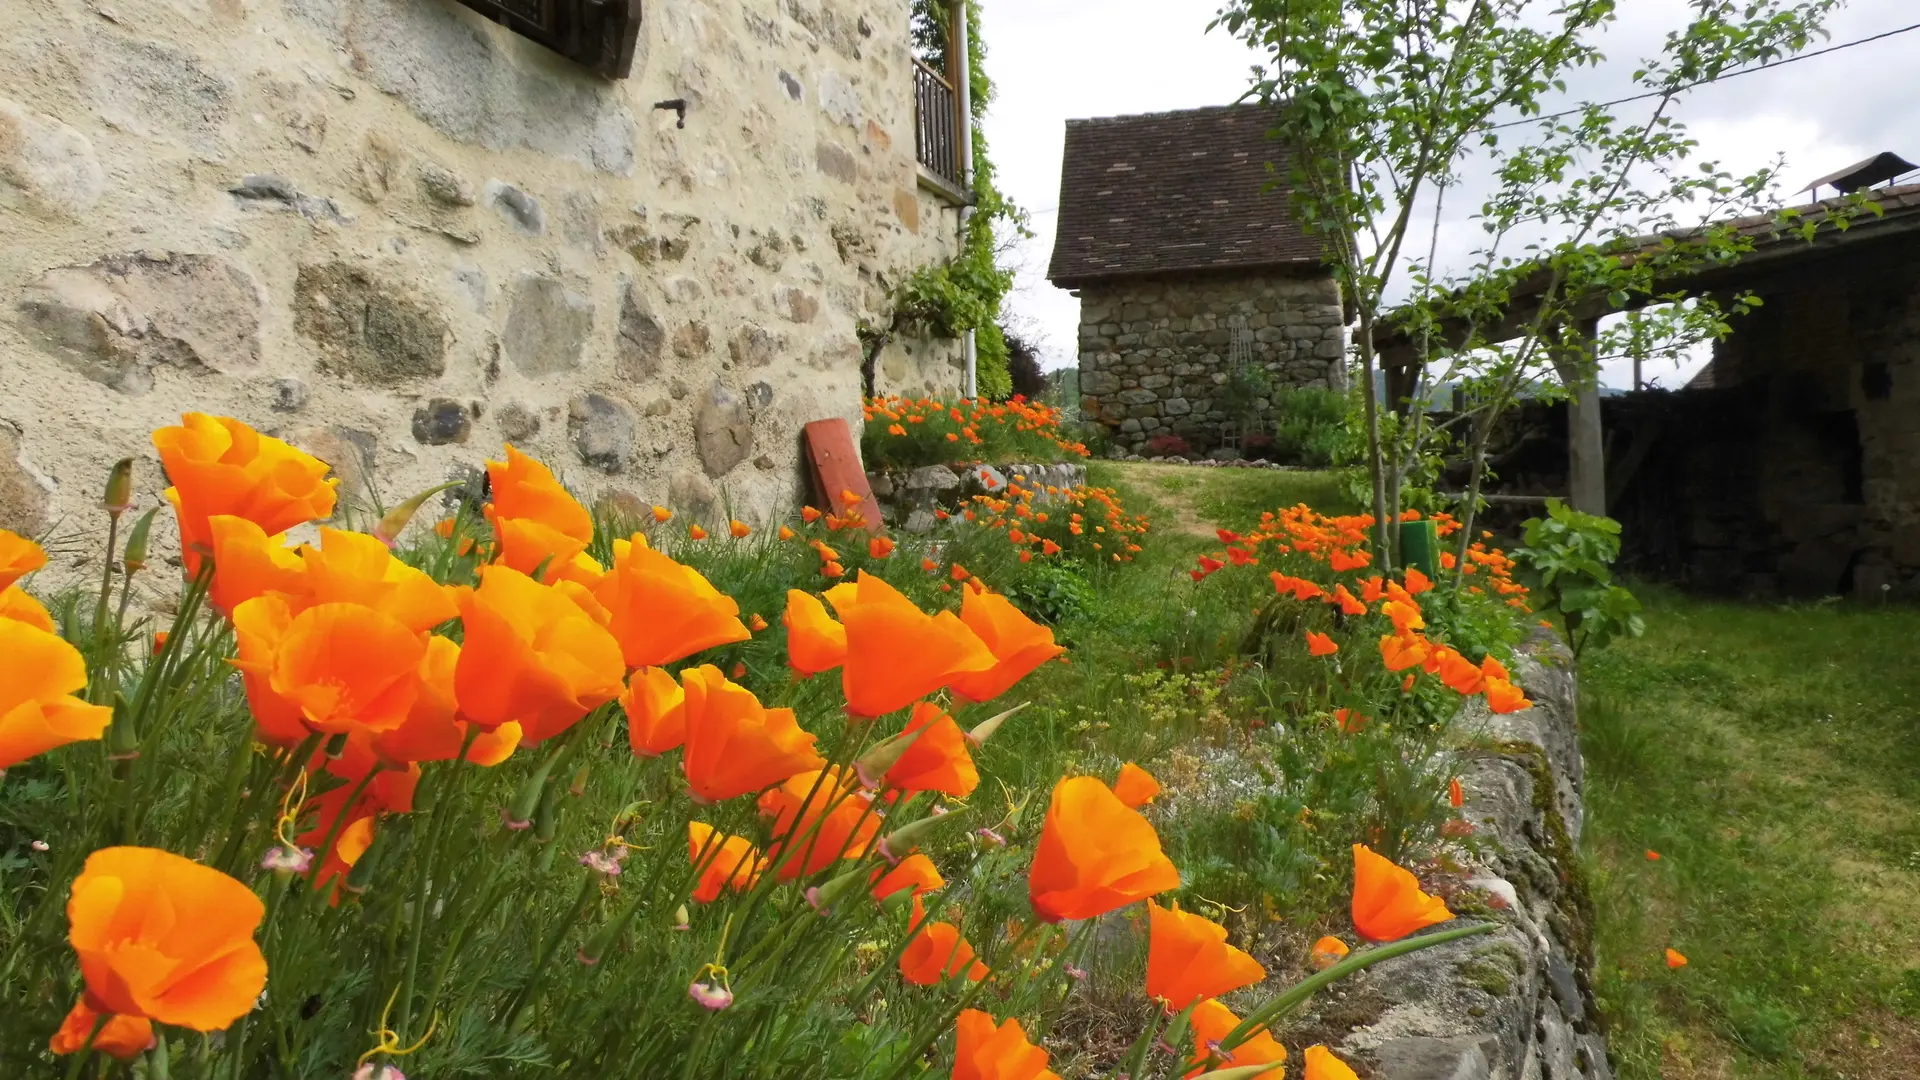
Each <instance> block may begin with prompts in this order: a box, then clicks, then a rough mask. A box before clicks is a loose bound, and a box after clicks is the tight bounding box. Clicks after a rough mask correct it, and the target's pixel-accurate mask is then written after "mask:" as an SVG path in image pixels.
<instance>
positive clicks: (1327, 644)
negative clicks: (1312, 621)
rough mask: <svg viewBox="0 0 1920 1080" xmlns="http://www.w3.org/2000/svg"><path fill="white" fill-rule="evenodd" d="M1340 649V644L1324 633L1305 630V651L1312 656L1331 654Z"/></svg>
mask: <svg viewBox="0 0 1920 1080" xmlns="http://www.w3.org/2000/svg"><path fill="white" fill-rule="evenodd" d="M1339 651H1340V646H1339V645H1337V644H1335V643H1334V640H1333V639H1332V638H1330V637H1328V636H1327V635H1325V634H1322V633H1318V632H1317V631H1313V630H1309V631H1307V652H1308V654H1309V655H1312V656H1332V655H1333V654H1334V653H1337V652H1339Z"/></svg>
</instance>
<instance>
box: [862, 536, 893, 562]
mask: <svg viewBox="0 0 1920 1080" xmlns="http://www.w3.org/2000/svg"><path fill="white" fill-rule="evenodd" d="M892 554H893V540H892V539H891V538H889V537H885V536H876V537H874V538H873V539H871V540H869V541H867V555H868V556H869V557H871V558H875V559H884V558H887V557H888V556H890V555H892Z"/></svg>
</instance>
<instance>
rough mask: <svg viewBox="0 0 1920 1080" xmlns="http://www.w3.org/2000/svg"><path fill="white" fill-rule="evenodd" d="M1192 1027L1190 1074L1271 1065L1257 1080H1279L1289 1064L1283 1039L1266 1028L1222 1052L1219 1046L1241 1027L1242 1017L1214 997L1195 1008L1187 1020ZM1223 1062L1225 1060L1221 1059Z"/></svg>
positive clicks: (1188, 1073) (1259, 1074) (1196, 1074)
mask: <svg viewBox="0 0 1920 1080" xmlns="http://www.w3.org/2000/svg"><path fill="white" fill-rule="evenodd" d="M1188 1022H1189V1023H1191V1024H1192V1025H1193V1060H1192V1061H1190V1062H1188V1066H1189V1067H1188V1070H1187V1075H1188V1076H1190V1077H1192V1076H1199V1075H1200V1074H1201V1073H1203V1072H1207V1071H1209V1066H1208V1062H1209V1061H1212V1062H1213V1064H1212V1066H1211V1069H1240V1068H1250V1067H1252V1066H1254V1065H1272V1066H1273V1068H1272V1069H1270V1070H1268V1071H1266V1072H1263V1073H1255V1074H1254V1076H1255V1077H1256V1078H1257V1080H1280V1077H1281V1075H1283V1068H1284V1066H1285V1065H1286V1061H1287V1048H1286V1047H1284V1046H1282V1045H1280V1040H1278V1039H1276V1038H1274V1037H1273V1034H1272V1033H1271V1032H1269V1031H1267V1030H1266V1029H1265V1028H1262V1029H1260V1031H1259V1032H1258V1033H1257V1034H1254V1035H1252V1036H1250V1037H1249V1038H1248V1039H1247V1040H1246V1041H1245V1042H1243V1043H1241V1044H1240V1045H1239V1046H1236V1047H1234V1048H1233V1049H1232V1050H1231V1051H1223V1050H1221V1049H1220V1048H1219V1047H1220V1044H1221V1043H1223V1042H1225V1041H1226V1039H1227V1036H1229V1035H1231V1034H1233V1029H1234V1028H1237V1027H1239V1026H1240V1018H1239V1017H1238V1016H1236V1015H1234V1012H1233V1010H1232V1009H1229V1008H1227V1007H1226V1006H1225V1005H1222V1004H1220V1003H1219V1002H1218V1001H1215V1000H1213V999H1211V998H1208V999H1207V1000H1205V1001H1202V1002H1200V1003H1199V1004H1197V1005H1195V1006H1194V1007H1193V1015H1192V1016H1190V1017H1188ZM1222 1059H1224V1060H1222Z"/></svg>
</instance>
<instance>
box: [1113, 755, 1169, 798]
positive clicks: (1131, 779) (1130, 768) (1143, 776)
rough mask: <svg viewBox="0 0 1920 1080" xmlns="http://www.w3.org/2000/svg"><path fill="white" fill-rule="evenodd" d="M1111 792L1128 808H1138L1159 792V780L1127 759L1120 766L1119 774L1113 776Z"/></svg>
mask: <svg viewBox="0 0 1920 1080" xmlns="http://www.w3.org/2000/svg"><path fill="white" fill-rule="evenodd" d="M1113 793H1114V795H1115V796H1116V797H1118V798H1119V800H1120V801H1121V802H1122V803H1125V804H1126V805H1127V807H1128V808H1130V809H1133V810H1138V809H1140V808H1141V807H1143V806H1145V805H1147V804H1148V803H1150V802H1152V801H1153V800H1154V797H1155V796H1157V795H1159V794H1160V781H1158V780H1155V779H1154V778H1153V774H1152V773H1150V772H1148V771H1147V770H1145V769H1143V768H1141V767H1140V766H1138V765H1135V764H1134V763H1133V762H1131V761H1129V762H1127V763H1126V764H1124V765H1122V766H1120V775H1119V776H1116V777H1114V780H1113Z"/></svg>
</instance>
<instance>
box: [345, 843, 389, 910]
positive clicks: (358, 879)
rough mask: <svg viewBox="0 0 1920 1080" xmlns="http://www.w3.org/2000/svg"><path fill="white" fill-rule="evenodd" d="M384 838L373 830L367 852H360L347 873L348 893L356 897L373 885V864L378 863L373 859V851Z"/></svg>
mask: <svg viewBox="0 0 1920 1080" xmlns="http://www.w3.org/2000/svg"><path fill="white" fill-rule="evenodd" d="M385 837H386V833H384V832H381V831H380V830H378V829H375V830H374V833H373V840H372V841H371V842H369V843H368V844H367V850H365V851H363V852H361V853H360V857H359V858H358V859H355V860H354V861H353V866H352V868H351V869H349V870H348V871H347V891H348V892H350V893H354V894H356V895H358V894H359V893H363V892H366V891H367V886H368V885H371V884H372V883H373V869H374V864H375V863H377V862H379V861H380V860H378V859H376V858H374V855H375V850H374V849H376V848H378V847H379V846H380V841H381V840H382V839H384V838H385Z"/></svg>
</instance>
